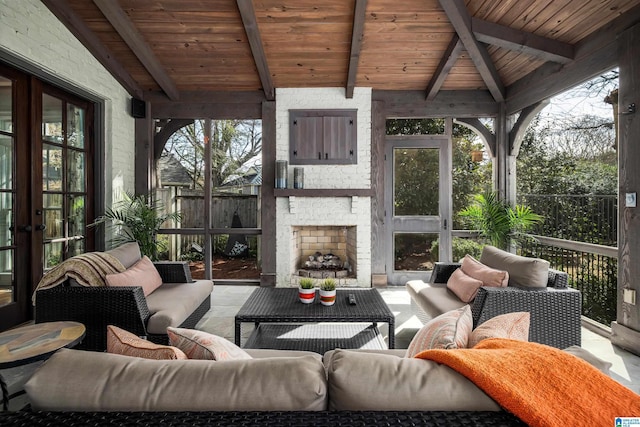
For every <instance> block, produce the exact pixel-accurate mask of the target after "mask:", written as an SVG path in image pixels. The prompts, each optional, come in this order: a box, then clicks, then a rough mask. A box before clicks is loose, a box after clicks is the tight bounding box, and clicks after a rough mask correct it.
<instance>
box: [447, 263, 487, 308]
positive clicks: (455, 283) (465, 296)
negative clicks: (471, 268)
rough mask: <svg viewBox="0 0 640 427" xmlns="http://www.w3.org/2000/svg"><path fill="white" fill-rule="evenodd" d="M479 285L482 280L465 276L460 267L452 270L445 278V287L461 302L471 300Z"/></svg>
mask: <svg viewBox="0 0 640 427" xmlns="http://www.w3.org/2000/svg"><path fill="white" fill-rule="evenodd" d="M480 286H482V280H478V279H474V278H473V277H471V276H467V275H466V274H464V271H462V269H460V268H458V269H457V270H456V271H454V272H453V273H452V274H451V276H450V277H449V280H447V289H449V290H450V291H451V292H453V293H454V294H456V296H457V297H458V298H460V301H462V302H471V301H473V299H474V298H475V297H476V295H477V294H478V289H480Z"/></svg>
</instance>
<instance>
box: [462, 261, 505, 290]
mask: <svg viewBox="0 0 640 427" xmlns="http://www.w3.org/2000/svg"><path fill="white" fill-rule="evenodd" d="M460 268H461V269H462V271H464V273H465V274H466V275H467V276H471V277H473V278H474V279H477V280H482V283H483V286H493V287H495V288H500V287H505V286H507V285H508V284H509V273H507V272H506V271H502V270H496V269H495V268H491V267H487V266H486V265H484V264H482V263H481V262H480V261H478V260H476V259H475V258H474V257H472V256H471V255H465V256H464V258H463V259H462V265H461V266H460Z"/></svg>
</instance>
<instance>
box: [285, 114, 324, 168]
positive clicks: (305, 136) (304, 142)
mask: <svg viewBox="0 0 640 427" xmlns="http://www.w3.org/2000/svg"><path fill="white" fill-rule="evenodd" d="M290 129H291V138H290V141H291V159H290V163H291V164H292V165H295V164H298V165H299V164H314V163H322V161H321V159H323V158H324V150H323V147H322V131H323V127H322V117H297V118H294V119H292V124H291V127H290Z"/></svg>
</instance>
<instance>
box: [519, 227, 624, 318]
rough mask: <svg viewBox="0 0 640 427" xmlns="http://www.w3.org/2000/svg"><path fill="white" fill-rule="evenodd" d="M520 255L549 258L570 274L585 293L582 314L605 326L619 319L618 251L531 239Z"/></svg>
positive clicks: (538, 237)
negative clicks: (617, 312)
mask: <svg viewBox="0 0 640 427" xmlns="http://www.w3.org/2000/svg"><path fill="white" fill-rule="evenodd" d="M532 237H533V239H532V240H529V241H527V242H525V243H523V244H522V245H521V246H520V247H519V248H518V253H519V254H521V255H524V256H533V257H537V258H542V259H546V260H547V261H549V262H550V263H551V268H554V269H556V270H561V271H564V272H566V273H567V274H568V275H569V286H571V287H572V288H575V289H578V290H579V291H580V292H582V315H583V316H586V317H588V318H589V319H592V320H595V321H596V322H598V323H602V324H603V325H606V326H610V325H611V322H613V321H614V320H616V308H617V287H618V248H615V247H611V246H602V245H594V244H589V243H584V242H573V241H569V240H562V239H556V238H550V237H545V236H532Z"/></svg>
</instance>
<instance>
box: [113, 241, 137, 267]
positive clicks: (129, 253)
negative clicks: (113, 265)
mask: <svg viewBox="0 0 640 427" xmlns="http://www.w3.org/2000/svg"><path fill="white" fill-rule="evenodd" d="M106 252H107V253H108V254H111V255H113V256H114V257H116V258H117V259H118V261H120V262H121V263H122V265H124V268H129V267H131V266H132V265H133V264H135V263H136V262H138V261H140V258H142V254H141V253H140V246H138V242H129V243H125V244H124V245H120V246H118V247H117V248H114V249H111V250H108V251H106Z"/></svg>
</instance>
